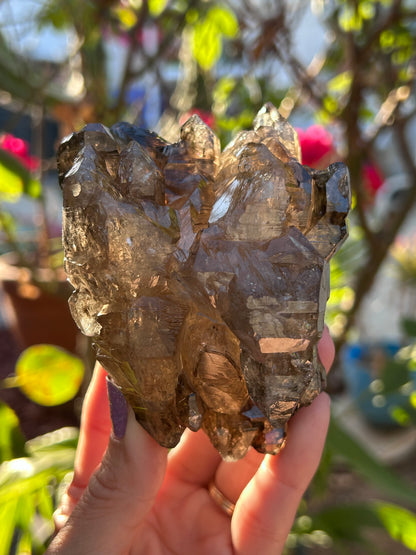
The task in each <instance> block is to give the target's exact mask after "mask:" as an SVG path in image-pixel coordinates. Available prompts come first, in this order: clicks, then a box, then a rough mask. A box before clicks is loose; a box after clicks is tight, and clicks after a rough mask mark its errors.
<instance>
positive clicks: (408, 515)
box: [374, 501, 416, 551]
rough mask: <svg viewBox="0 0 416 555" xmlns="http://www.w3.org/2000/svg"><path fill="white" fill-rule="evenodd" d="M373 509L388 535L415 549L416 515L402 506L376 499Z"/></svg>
mask: <svg viewBox="0 0 416 555" xmlns="http://www.w3.org/2000/svg"><path fill="white" fill-rule="evenodd" d="M374 507H375V510H376V512H377V515H378V516H379V518H380V520H381V522H382V523H383V525H384V528H385V529H386V530H387V532H388V533H389V534H390V536H391V537H392V538H393V539H394V540H396V541H398V542H400V543H402V544H403V545H404V546H406V547H407V548H408V549H411V550H412V551H416V515H415V514H414V513H412V512H410V511H408V510H407V509H404V508H403V507H398V506H397V505H393V504H391V503H385V502H382V501H377V502H375V503H374Z"/></svg>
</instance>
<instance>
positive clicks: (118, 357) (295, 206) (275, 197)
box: [58, 105, 350, 460]
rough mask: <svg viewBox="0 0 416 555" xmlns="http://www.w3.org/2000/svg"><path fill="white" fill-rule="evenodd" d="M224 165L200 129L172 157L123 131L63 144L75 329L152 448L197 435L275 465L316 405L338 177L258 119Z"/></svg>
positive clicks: (160, 145) (172, 149)
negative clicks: (308, 162)
mask: <svg viewBox="0 0 416 555" xmlns="http://www.w3.org/2000/svg"><path fill="white" fill-rule="evenodd" d="M253 127H254V128H253V130H251V131H245V132H242V133H240V134H239V135H238V136H237V137H236V139H235V140H234V141H233V142H232V143H231V144H230V145H228V147H227V148H226V149H225V150H224V151H223V152H222V153H221V150H220V145H219V141H218V138H217V137H216V136H215V134H214V133H213V132H212V131H211V129H210V128H209V127H207V126H206V125H205V124H204V123H203V122H202V121H201V120H200V119H199V118H198V117H197V116H193V117H192V118H191V119H189V120H188V121H187V122H186V123H185V124H184V126H183V127H182V131H181V139H180V141H179V142H178V143H175V144H167V143H166V142H165V141H163V140H162V139H161V138H160V137H158V136H157V135H155V134H153V133H151V132H149V131H145V130H143V129H139V128H137V127H135V126H132V125H129V124H125V123H119V124H116V125H115V126H113V127H112V128H111V129H107V128H105V127H104V126H102V125H88V126H86V127H85V128H84V129H83V130H82V131H81V132H80V133H77V134H74V135H72V136H71V137H70V138H69V139H67V140H65V141H64V142H63V143H62V145H61V147H60V150H59V154H58V167H59V171H60V179H61V184H62V187H63V194H64V233H63V238H64V247H65V265H66V270H67V273H68V276H69V279H70V281H71V283H72V285H73V286H74V289H75V291H74V293H73V295H72V297H71V299H70V307H71V311H72V314H73V317H74V319H75V321H76V323H77V324H78V326H79V327H80V329H81V330H82V332H83V333H84V334H86V335H88V336H91V337H92V338H93V341H94V345H95V349H96V353H97V358H98V360H99V361H100V362H101V363H102V364H103V366H104V367H105V368H106V370H107V371H108V372H109V373H110V374H111V376H112V377H113V379H114V381H115V382H116V383H117V384H118V385H119V386H120V388H121V389H122V391H123V393H124V395H125V396H126V398H127V400H128V401H129V402H130V404H131V405H132V407H133V409H134V410H135V413H136V417H137V419H138V421H139V422H140V423H141V424H142V425H143V426H144V428H145V429H146V430H148V431H149V433H150V434H151V435H152V436H153V437H154V438H155V439H156V440H157V441H158V442H159V443H160V444H162V445H164V446H167V447H173V446H174V445H176V444H177V442H178V441H179V439H180V436H181V434H182V432H183V430H184V429H185V428H186V427H189V428H190V429H191V430H197V429H199V428H201V427H202V428H203V429H204V430H205V431H206V433H207V434H208V436H209V437H210V439H211V441H212V443H213V444H214V445H215V447H216V448H217V449H218V450H219V452H220V453H221V455H222V456H223V457H224V458H225V459H228V460H235V459H238V458H240V457H242V456H244V454H245V453H246V452H247V449H248V448H249V447H250V446H251V445H253V446H254V447H255V448H256V449H257V450H259V451H260V452H263V453H276V452H278V451H279V449H280V448H281V446H282V445H283V444H284V441H285V431H284V429H285V424H286V423H287V421H288V420H289V418H290V417H291V415H292V414H293V413H294V412H295V411H296V410H297V409H298V408H299V407H300V406H303V405H306V404H309V403H310V402H311V401H312V400H313V398H314V397H315V396H316V395H317V394H318V393H319V392H320V391H321V389H322V387H323V385H324V383H325V377H324V376H325V374H324V371H323V368H322V365H321V363H320V361H319V358H318V355H317V341H318V340H319V338H320V336H321V333H322V330H323V324H324V313H325V306H326V301H327V299H328V295H329V277H328V272H329V269H328V268H329V266H328V262H329V259H330V258H331V256H332V255H333V254H334V252H335V251H336V250H337V248H338V247H339V245H340V244H341V243H342V241H343V240H344V239H345V238H346V236H347V229H346V223H345V218H346V216H347V213H348V210H349V205H350V192H349V178H348V172H347V169H346V167H345V166H344V165H343V164H342V163H337V164H333V165H331V166H330V167H329V168H328V169H327V170H326V171H314V170H311V169H309V168H307V167H304V166H302V165H301V163H300V152H299V144H298V140H297V136H296V133H295V131H294V130H293V128H292V127H291V126H290V125H289V124H288V123H287V122H286V121H285V120H284V119H283V118H282V117H281V116H280V115H279V113H278V112H277V110H276V109H275V108H274V107H273V106H271V105H266V106H265V107H264V108H263V109H262V110H261V111H260V112H259V114H258V115H257V117H256V119H255V121H254V126H253Z"/></svg>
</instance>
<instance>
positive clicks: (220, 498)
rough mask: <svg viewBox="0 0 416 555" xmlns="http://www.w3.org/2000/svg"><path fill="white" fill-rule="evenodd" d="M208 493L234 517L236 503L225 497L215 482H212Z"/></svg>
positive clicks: (225, 511)
mask: <svg viewBox="0 0 416 555" xmlns="http://www.w3.org/2000/svg"><path fill="white" fill-rule="evenodd" d="M208 491H209V494H210V496H211V497H212V499H213V500H214V501H215V503H216V504H217V505H218V507H220V508H221V509H222V510H223V511H224V513H226V514H227V515H228V516H233V512H234V509H235V503H232V502H231V501H230V500H229V499H227V498H226V497H225V495H224V494H223V493H222V492H221V491H220V490H219V489H218V488H217V486H216V485H215V482H214V480H212V482H210V484H209V486H208Z"/></svg>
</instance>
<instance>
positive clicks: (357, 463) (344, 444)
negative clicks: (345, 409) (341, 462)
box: [327, 418, 416, 506]
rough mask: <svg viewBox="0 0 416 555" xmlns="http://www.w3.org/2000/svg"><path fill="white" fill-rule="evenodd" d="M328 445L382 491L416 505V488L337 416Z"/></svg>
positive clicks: (329, 433) (331, 426)
mask: <svg viewBox="0 0 416 555" xmlns="http://www.w3.org/2000/svg"><path fill="white" fill-rule="evenodd" d="M327 446H328V448H329V449H330V450H331V451H332V452H333V454H337V455H340V456H342V457H343V458H344V459H345V460H346V461H347V462H348V463H349V465H350V466H351V468H352V469H353V470H355V471H356V472H357V473H358V474H360V475H361V476H363V477H364V478H365V479H366V480H368V482H369V483H371V484H373V485H374V486H375V487H376V488H378V489H379V490H380V491H381V492H384V493H385V494H387V495H392V496H394V497H395V498H396V499H400V500H401V501H405V502H407V503H410V504H411V505H412V506H415V505H416V489H415V488H414V487H413V486H412V485H411V484H409V483H407V482H406V481H405V480H402V479H401V478H400V477H399V476H398V475H397V474H394V473H393V472H392V471H391V470H389V469H388V468H387V467H385V466H384V465H383V464H381V463H380V462H378V461H377V459H375V458H374V457H373V456H372V455H371V454H370V453H368V452H367V451H366V450H365V449H364V448H363V447H361V445H360V444H359V443H358V442H357V441H355V439H353V438H352V437H351V436H350V435H349V434H348V433H347V432H346V431H345V430H344V429H343V428H342V427H341V426H340V425H339V424H338V423H337V421H336V419H335V418H331V422H330V426H329V430H328V438H327Z"/></svg>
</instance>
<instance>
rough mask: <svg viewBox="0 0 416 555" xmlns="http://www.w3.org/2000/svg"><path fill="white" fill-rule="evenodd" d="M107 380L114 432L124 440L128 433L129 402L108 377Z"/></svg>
mask: <svg viewBox="0 0 416 555" xmlns="http://www.w3.org/2000/svg"><path fill="white" fill-rule="evenodd" d="M106 380H107V391H108V400H109V401H110V415H111V421H112V423H113V432H114V435H115V436H116V437H117V438H118V439H122V438H123V437H124V434H125V433H126V427H127V415H128V408H127V401H126V399H125V397H124V395H123V394H122V392H121V390H120V389H119V388H118V387H117V386H116V385H115V384H114V383H113V382H112V381H111V380H110V379H109V378H108V376H107V378H106Z"/></svg>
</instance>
